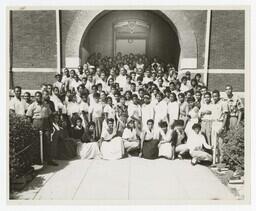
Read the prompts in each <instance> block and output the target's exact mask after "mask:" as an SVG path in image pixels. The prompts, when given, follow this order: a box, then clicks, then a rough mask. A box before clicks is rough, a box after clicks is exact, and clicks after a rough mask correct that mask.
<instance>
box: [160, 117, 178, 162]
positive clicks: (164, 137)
mask: <svg viewBox="0 0 256 211" xmlns="http://www.w3.org/2000/svg"><path fill="white" fill-rule="evenodd" d="M159 126H160V139H159V144H158V148H159V154H158V156H159V157H163V158H167V159H170V160H173V159H174V156H175V146H174V144H173V143H172V142H171V139H172V130H171V129H170V128H169V127H168V124H167V122H160V123H159Z"/></svg>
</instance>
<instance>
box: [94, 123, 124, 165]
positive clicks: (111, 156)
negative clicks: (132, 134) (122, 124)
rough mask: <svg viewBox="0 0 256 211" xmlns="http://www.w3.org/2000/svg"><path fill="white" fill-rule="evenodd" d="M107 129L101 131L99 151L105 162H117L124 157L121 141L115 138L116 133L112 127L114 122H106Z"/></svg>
mask: <svg viewBox="0 0 256 211" xmlns="http://www.w3.org/2000/svg"><path fill="white" fill-rule="evenodd" d="M107 126H108V127H107V128H106V129H105V130H103V131H102V134H101V138H100V140H99V142H100V151H101V154H102V158H103V159H105V160H118V159H121V158H122V157H123V155H124V146H123V140H122V138H121V137H119V136H117V131H116V129H115V128H114V127H113V126H114V120H113V119H108V120H107Z"/></svg>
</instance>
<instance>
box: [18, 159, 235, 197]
mask: <svg viewBox="0 0 256 211" xmlns="http://www.w3.org/2000/svg"><path fill="white" fill-rule="evenodd" d="M58 163H59V164H60V165H59V166H58V167H47V168H45V169H44V170H42V172H40V174H39V175H38V176H37V177H36V178H35V179H34V180H33V181H32V182H31V183H30V184H29V185H28V186H27V187H26V189H25V190H24V191H23V192H21V193H19V194H18V195H17V196H18V198H19V199H29V200H225V201H226V200H234V199H235V198H234V196H233V195H232V194H231V193H230V192H229V190H228V189H227V188H226V187H225V186H224V185H223V184H221V182H220V181H219V180H218V179H217V178H216V177H215V176H214V175H213V174H212V172H211V171H210V170H209V169H208V168H207V167H204V166H200V165H197V166H192V165H191V164H190V161H189V160H175V161H168V160H165V159H157V160H145V159H141V158H126V159H122V160H117V161H105V160H73V161H69V162H68V161H59V162H58Z"/></svg>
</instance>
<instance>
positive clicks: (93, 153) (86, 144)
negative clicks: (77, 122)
mask: <svg viewBox="0 0 256 211" xmlns="http://www.w3.org/2000/svg"><path fill="white" fill-rule="evenodd" d="M80 140H81V141H80V142H78V144H77V154H78V156H79V158H80V159H99V158H101V153H100V149H99V144H98V142H97V141H98V137H96V129H95V123H94V122H89V123H88V125H87V129H86V130H85V132H84V133H83V135H82V136H81V137H80Z"/></svg>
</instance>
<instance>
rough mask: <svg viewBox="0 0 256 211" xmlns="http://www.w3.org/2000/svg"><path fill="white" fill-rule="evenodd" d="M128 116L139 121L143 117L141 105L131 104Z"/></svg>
mask: <svg viewBox="0 0 256 211" xmlns="http://www.w3.org/2000/svg"><path fill="white" fill-rule="evenodd" d="M128 116H129V117H135V118H137V119H139V118H140V117H141V108H140V106H139V105H135V104H134V103H130V104H129V105H128Z"/></svg>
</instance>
